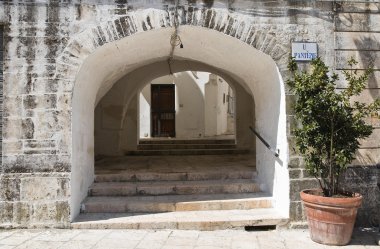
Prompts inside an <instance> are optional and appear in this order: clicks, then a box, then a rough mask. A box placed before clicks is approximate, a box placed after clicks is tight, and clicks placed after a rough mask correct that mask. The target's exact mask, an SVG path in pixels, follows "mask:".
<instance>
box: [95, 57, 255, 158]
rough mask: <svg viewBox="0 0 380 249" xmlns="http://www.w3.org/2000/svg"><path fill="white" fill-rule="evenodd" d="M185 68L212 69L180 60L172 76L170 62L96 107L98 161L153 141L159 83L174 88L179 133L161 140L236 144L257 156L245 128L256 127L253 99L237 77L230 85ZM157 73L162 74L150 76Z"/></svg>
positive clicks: (123, 83) (145, 71) (127, 79)
mask: <svg viewBox="0 0 380 249" xmlns="http://www.w3.org/2000/svg"><path fill="white" fill-rule="evenodd" d="M184 68H186V69H188V70H194V69H197V70H200V69H212V67H210V66H207V65H204V64H201V63H195V62H189V61H175V63H174V64H173V70H174V71H175V72H176V73H174V74H173V75H167V70H168V68H167V64H166V62H165V61H164V62H157V63H153V64H151V65H147V66H143V67H141V68H139V69H138V70H135V71H133V72H131V73H129V74H128V75H126V76H124V77H122V78H121V79H120V80H119V81H118V82H117V83H115V84H114V86H113V87H112V88H111V89H110V90H109V92H108V93H107V94H106V95H105V96H104V97H103V98H102V99H101V100H100V101H99V102H98V104H97V105H96V108H95V158H97V159H101V158H104V157H106V156H123V155H125V154H128V152H132V151H136V150H137V147H138V143H139V140H144V139H147V138H152V137H154V136H151V132H152V129H153V125H154V124H153V122H152V121H151V108H150V97H151V96H150V95H151V87H152V85H155V84H157V83H158V84H159V83H165V84H167V83H170V84H173V86H175V88H173V89H175V92H174V93H173V95H174V96H173V97H174V98H175V103H173V105H174V106H173V108H174V110H173V112H174V115H173V116H174V117H173V119H174V120H172V121H173V123H174V125H173V127H172V128H173V130H174V131H175V133H176V134H174V135H165V134H163V136H156V137H161V138H162V137H170V138H171V139H178V140H189V139H190V140H191V139H207V138H208V139H233V140H236V141H237V147H238V148H239V149H245V150H252V151H254V139H253V138H252V136H251V134H250V131H249V130H248V129H246V127H249V126H253V125H254V109H255V108H254V101H253V98H252V96H251V95H250V94H249V93H247V92H246V91H245V89H243V88H242V87H241V86H240V85H239V84H238V83H237V82H235V81H234V80H233V79H232V78H227V79H229V81H227V80H224V78H222V77H221V76H219V75H217V74H216V73H217V70H215V69H214V70H213V72H214V73H209V72H199V71H181V70H183V69H184ZM160 69H161V70H160ZM152 71H156V72H157V73H154V74H153V75H151V73H152ZM196 74H198V75H196ZM225 77H228V76H225ZM159 85H160V84H159ZM131 87H133V88H134V90H131ZM173 91H174V90H173ZM228 98H229V99H228ZM148 101H149V102H148ZM236 106H237V107H238V108H236ZM236 121H238V122H236ZM156 125H157V123H156ZM235 126H236V127H235ZM156 128H157V127H156ZM235 131H238V132H235Z"/></svg>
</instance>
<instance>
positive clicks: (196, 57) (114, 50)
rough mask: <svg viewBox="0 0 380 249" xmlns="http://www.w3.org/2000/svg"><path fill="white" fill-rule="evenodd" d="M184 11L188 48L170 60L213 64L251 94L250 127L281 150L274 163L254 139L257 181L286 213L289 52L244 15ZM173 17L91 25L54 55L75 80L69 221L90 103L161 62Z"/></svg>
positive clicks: (79, 184) (89, 137)
mask: <svg viewBox="0 0 380 249" xmlns="http://www.w3.org/2000/svg"><path fill="white" fill-rule="evenodd" d="M190 9H191V8H189V10H188V11H186V12H184V11H183V12H181V13H182V14H181V16H180V19H181V23H182V25H183V26H181V27H180V34H181V38H182V40H183V42H184V43H185V46H186V48H185V49H183V50H176V52H175V54H174V58H175V59H176V60H190V61H195V62H201V63H204V64H207V65H212V66H213V67H215V68H217V69H218V71H220V72H222V73H224V74H227V75H229V76H230V77H231V78H233V79H234V80H235V81H237V82H239V83H240V84H241V85H242V86H243V87H244V88H245V89H246V90H248V91H249V92H250V93H251V94H252V95H253V96H254V99H255V103H256V106H255V108H256V109H255V112H256V122H255V126H256V128H257V129H258V130H259V131H260V132H261V133H262V134H263V136H265V137H266V138H267V139H268V141H269V142H270V143H271V144H272V145H273V146H274V147H277V148H279V149H280V150H281V156H280V159H279V160H275V159H274V158H273V157H272V155H271V154H270V153H269V152H268V151H267V150H266V148H265V147H263V145H262V144H261V143H260V142H257V143H256V148H257V165H258V171H259V174H260V181H261V183H262V185H263V188H264V189H266V190H267V191H268V192H271V193H272V194H273V196H275V198H276V205H277V206H282V209H281V211H282V212H283V213H284V215H286V216H288V210H289V184H288V183H289V181H288V172H287V161H288V155H287V139H286V113H285V90H284V84H283V82H282V80H281V76H280V73H279V70H285V65H286V63H285V62H286V60H287V57H286V54H287V50H286V49H285V48H283V47H282V46H281V45H279V44H277V42H276V38H275V37H274V36H272V35H270V34H269V33H265V32H262V31H260V30H256V29H255V28H254V26H253V25H252V23H250V19H249V18H247V17H246V16H244V15H233V16H232V15H230V14H228V12H226V11H223V10H194V9H193V10H190ZM172 14H173V13H172V12H170V11H169V13H168V12H165V11H160V10H142V11H136V12H133V13H131V14H129V15H127V16H124V17H121V18H118V19H116V20H112V21H109V22H105V24H104V25H99V26H94V27H90V28H88V29H87V30H86V31H84V32H82V33H81V34H80V35H78V36H77V37H75V38H73V39H72V40H71V42H70V43H69V46H68V47H67V48H66V49H65V51H64V52H63V54H62V56H61V57H60V58H59V61H60V62H61V63H60V64H59V66H58V68H59V70H60V71H64V72H65V73H66V75H72V78H70V80H71V82H72V83H73V84H74V83H75V85H74V90H73V99H72V122H71V123H72V167H71V179H70V181H71V200H70V209H71V219H73V218H74V217H75V216H76V215H77V214H78V212H79V205H80V202H81V200H82V199H83V198H84V197H85V196H86V194H87V188H88V186H89V185H90V184H91V183H92V181H93V160H94V159H93V149H94V147H93V146H94V144H93V142H94V141H93V125H94V124H93V114H94V113H93V110H94V106H95V103H96V102H97V101H98V100H99V99H101V97H102V96H104V94H105V93H106V92H107V91H108V90H109V89H110V88H111V87H112V85H113V84H114V83H115V82H116V81H117V80H118V79H120V78H121V77H122V76H124V75H126V74H128V73H129V72H131V71H133V70H135V69H137V68H139V67H142V66H144V65H148V64H152V63H154V62H160V61H165V60H166V59H167V57H168V54H169V51H170V44H169V37H170V35H171V33H172V32H173V29H172V28H169V27H170V26H171V22H172V20H171V18H172ZM242 41H243V42H242ZM226 47H227V48H228V50H226V49H225V48H226ZM105 62H106V63H105ZM78 69H80V70H79V71H78ZM269 99H270V100H271V101H268V100H269Z"/></svg>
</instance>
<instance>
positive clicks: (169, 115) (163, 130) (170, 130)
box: [151, 84, 175, 137]
mask: <svg viewBox="0 0 380 249" xmlns="http://www.w3.org/2000/svg"><path fill="white" fill-rule="evenodd" d="M151 93H152V95H151V96H152V101H151V134H152V137H175V93H174V85H173V84H170V85H151Z"/></svg>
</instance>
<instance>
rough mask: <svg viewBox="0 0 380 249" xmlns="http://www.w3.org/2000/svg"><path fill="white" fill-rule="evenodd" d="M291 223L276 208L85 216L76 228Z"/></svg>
mask: <svg viewBox="0 0 380 249" xmlns="http://www.w3.org/2000/svg"><path fill="white" fill-rule="evenodd" d="M287 220H288V218H287V217H285V216H283V215H282V214H281V213H279V212H278V211H277V210H275V209H274V208H262V209H251V210H218V211H215V210H212V211H186V212H168V213H159V214H147V213H143V214H140V213H82V214H80V215H79V216H78V217H77V218H76V219H75V221H74V222H73V223H72V224H71V227H72V228H74V229H181V230H203V231H204V230H224V229H238V228H241V229H243V228H244V227H246V226H270V225H279V224H284V223H286V222H287Z"/></svg>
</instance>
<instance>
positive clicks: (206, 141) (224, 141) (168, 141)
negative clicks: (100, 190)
mask: <svg viewBox="0 0 380 249" xmlns="http://www.w3.org/2000/svg"><path fill="white" fill-rule="evenodd" d="M139 144H236V142H235V139H186V140H183V139H157V138H152V139H140V140H139Z"/></svg>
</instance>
